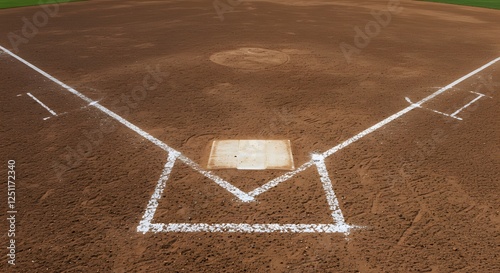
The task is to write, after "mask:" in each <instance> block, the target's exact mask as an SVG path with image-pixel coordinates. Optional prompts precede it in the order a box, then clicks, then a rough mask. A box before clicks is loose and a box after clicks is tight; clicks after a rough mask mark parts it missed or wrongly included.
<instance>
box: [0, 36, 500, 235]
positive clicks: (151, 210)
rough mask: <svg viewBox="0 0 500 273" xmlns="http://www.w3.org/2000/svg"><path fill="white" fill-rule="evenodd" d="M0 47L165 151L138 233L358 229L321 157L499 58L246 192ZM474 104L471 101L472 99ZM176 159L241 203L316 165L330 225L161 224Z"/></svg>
mask: <svg viewBox="0 0 500 273" xmlns="http://www.w3.org/2000/svg"><path fill="white" fill-rule="evenodd" d="M0 50H2V51H3V52H5V53H7V54H8V55H10V56H11V57H13V58H14V59H16V60H18V61H19V62H21V63H23V64H25V65H26V66H28V67H30V68H31V69H33V70H34V71H36V72H38V73H40V74H41V75H42V76H44V77H46V78H47V79H49V80H51V81H52V82H54V83H56V84H57V85H59V86H61V87H62V88H64V89H65V90H66V91H68V92H69V93H71V94H73V95H75V96H77V97H78V98H80V99H82V100H83V101H84V102H86V103H87V104H88V107H94V108H96V109H97V110H99V111H100V112H102V113H103V114H105V115H108V116H109V117H111V118H112V119H114V120H116V121H117V122H119V123H121V124H122V125H124V126H125V127H127V128H129V129H130V130H132V131H134V132H135V133H137V134H138V135H140V136H141V137H143V138H144V139H147V140H148V141H150V142H151V143H153V144H154V145H156V146H157V147H159V148H161V149H163V150H164V151H166V152H167V153H168V160H167V163H166V164H165V167H164V168H163V172H162V174H161V175H160V178H159V179H158V183H157V185H156V188H155V191H154V193H153V195H152V196H151V199H150V200H149V202H148V205H147V208H146V211H145V212H144V215H143V217H142V220H141V221H140V223H139V226H138V227H137V231H138V232H142V233H146V232H324V233H334V232H339V233H344V234H346V235H348V234H349V232H350V231H352V230H353V229H357V228H360V227H358V226H355V225H349V224H347V223H346V222H345V220H344V216H343V214H342V211H341V210H340V207H339V202H338V199H337V197H336V196H335V192H334V191H333V187H332V181H331V180H330V177H329V175H328V171H327V169H326V166H325V162H324V160H325V159H326V158H327V157H329V156H331V155H333V154H335V153H336V152H338V151H340V150H342V149H344V148H346V147H347V146H349V145H351V144H352V143H354V142H356V141H358V140H360V139H362V138H363V137H365V136H367V135H368V134H370V133H373V132H375V131H376V130H378V129H380V128H382V127H384V126H385V125H387V124H388V123H390V122H392V121H394V120H396V119H398V118H400V117H402V116H403V115H405V114H406V113H408V112H410V111H411V110H413V109H415V108H421V105H422V104H423V103H425V102H427V101H430V100H432V99H433V98H435V97H436V96H438V95H440V94H442V93H444V92H446V91H447V90H449V89H451V88H453V87H454V86H455V85H457V84H459V83H461V82H463V81H464V80H466V79H468V78H470V77H471V76H473V75H475V74H477V73H479V72H481V71H482V70H484V69H486V68H487V67H489V66H491V65H493V64H494V63H496V62H497V61H499V60H500V57H499V58H496V59H494V60H492V61H490V62H489V63H487V64H485V65H483V66H481V67H479V68H478V69H476V70H474V71H472V72H470V73H469V74H467V75H465V76H463V77H461V78H459V79H458V80H456V81H454V82H452V83H450V84H448V85H447V86H445V87H443V88H440V89H439V90H437V91H436V92H434V93H432V94H431V95H429V96H427V97H425V98H424V99H422V100H420V101H418V102H416V103H410V105H409V106H408V107H406V108H404V109H402V110H401V111H399V112H397V113H395V114H393V115H391V116H389V117H387V118H385V119H384V120H382V121H380V122H378V123H377V124H375V125H373V126H371V127H369V128H367V129H365V130H364V131H362V132H360V133H359V134H357V135H355V136H353V137H351V138H349V139H347V140H345V141H344V142H342V143H340V144H338V145H336V146H334V147H332V148H331V149H329V150H327V151H325V152H323V153H322V154H315V155H313V156H312V158H311V160H309V161H308V162H306V163H304V164H303V165H302V166H300V167H299V168H297V169H296V170H293V171H289V172H287V173H284V174H283V175H281V176H279V177H277V178H275V179H272V180H270V181H268V182H267V183H266V184H264V185H262V186H260V187H258V188H256V189H254V190H253V191H251V192H249V193H245V192H243V191H242V190H240V189H238V188H237V187H235V186H234V185H232V184H231V183H229V182H227V181H225V180H224V179H222V178H221V177H219V176H217V175H215V174H213V173H212V172H210V171H206V170H204V169H203V168H201V167H200V165H198V164H197V163H196V162H194V161H193V160H191V159H189V158H187V157H186V156H184V155H183V154H182V153H180V152H179V151H177V150H176V149H174V148H172V147H170V146H169V145H167V144H165V143H164V142H162V141H161V140H159V139H157V138H155V137H154V136H152V135H150V134H149V133H147V132H146V131H144V130H142V129H141V128H139V127H137V126H136V125H134V124H132V123H131V122H129V121H128V120H126V119H124V118H122V117H121V116H119V115H118V114H116V113H115V112H113V111H111V110H109V109H108V108H106V107H105V106H103V105H101V104H100V103H99V102H98V101H94V100H92V99H91V98H89V97H87V96H85V95H84V94H82V93H80V92H79V91H77V90H75V89H74V88H72V87H70V86H69V85H67V84H65V83H63V82H61V81H60V80H58V79H56V78H55V77H53V76H52V75H50V74H48V73H47V72H45V71H43V70H42V69H40V68H38V67H36V66H35V65H33V64H31V63H29V62H28V61H26V60H24V59H23V58H21V57H19V56H17V55H16V54H14V53H12V52H11V51H9V50H8V49H6V48H5V47H2V46H0ZM471 103H473V102H471ZM176 162H181V163H183V164H185V165H188V166H189V167H191V168H192V169H193V170H195V171H197V172H199V173H200V174H202V175H204V176H205V177H207V178H209V179H211V180H212V181H214V182H215V183H216V184H218V185H219V186H220V187H222V188H224V189H226V190H227V191H228V192H230V193H232V194H233V195H234V196H236V197H237V198H238V199H239V200H241V201H242V202H252V201H254V199H255V197H257V196H258V195H260V194H262V193H264V192H266V191H268V190H269V189H271V188H273V187H276V186H277V185H279V184H281V183H283V182H285V181H287V180H289V179H290V178H292V177H294V176H295V175H297V174H298V173H300V172H303V171H304V170H306V169H308V168H310V167H312V166H315V167H316V169H317V170H318V174H319V176H320V180H321V183H322V185H323V189H324V191H325V195H326V199H327V202H328V205H329V208H330V210H331V216H332V219H333V224H233V223H226V224H186V223H174V224H172V223H171V224H162V223H153V217H154V214H155V212H156V208H157V207H158V201H159V199H160V197H161V195H162V193H163V191H164V189H165V185H166V182H167V181H168V178H169V176H170V172H171V171H172V168H173V166H174V164H175V163H176Z"/></svg>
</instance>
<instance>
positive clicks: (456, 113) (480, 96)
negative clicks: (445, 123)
mask: <svg viewBox="0 0 500 273" xmlns="http://www.w3.org/2000/svg"><path fill="white" fill-rule="evenodd" d="M482 97H484V95H483V94H480V95H478V96H477V97H476V98H475V99H473V100H471V101H470V102H469V103H467V104H466V105H464V106H462V108H460V109H458V110H457V111H455V112H453V114H451V116H452V117H456V115H458V113H460V112H462V111H463V110H464V109H465V108H467V107H469V106H470V105H471V104H473V103H474V102H476V101H477V100H478V99H480V98H482Z"/></svg>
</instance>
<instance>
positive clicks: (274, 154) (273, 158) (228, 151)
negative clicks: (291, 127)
mask: <svg viewBox="0 0 500 273" xmlns="http://www.w3.org/2000/svg"><path fill="white" fill-rule="evenodd" d="M207 168H208V169H238V170H266V169H276V170H293V169H294V168H295V167H294V165H293V156H292V148H291V145H290V140H214V142H213V143H212V150H211V151H210V157H209V159H208V166H207Z"/></svg>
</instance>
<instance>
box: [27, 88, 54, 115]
mask: <svg viewBox="0 0 500 273" xmlns="http://www.w3.org/2000/svg"><path fill="white" fill-rule="evenodd" d="M26 95H28V96H30V97H31V98H32V99H33V100H34V101H36V102H38V104H40V105H41V106H42V107H43V108H45V110H47V111H49V113H50V114H52V115H53V116H57V114H56V112H54V111H53V110H52V109H50V108H49V107H48V106H47V105H45V104H44V103H43V102H41V101H40V100H39V99H37V98H36V97H35V96H33V95H32V94H31V93H29V92H28V93H26ZM49 118H50V117H48V118H44V119H43V120H47V119H49Z"/></svg>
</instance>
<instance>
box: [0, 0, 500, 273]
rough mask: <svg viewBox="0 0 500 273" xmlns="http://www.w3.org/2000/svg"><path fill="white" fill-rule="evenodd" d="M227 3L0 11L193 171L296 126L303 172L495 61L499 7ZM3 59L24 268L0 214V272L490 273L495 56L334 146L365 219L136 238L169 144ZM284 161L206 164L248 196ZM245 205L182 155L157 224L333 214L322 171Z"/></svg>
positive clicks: (499, 258) (342, 192) (32, 45)
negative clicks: (225, 151) (223, 148)
mask: <svg viewBox="0 0 500 273" xmlns="http://www.w3.org/2000/svg"><path fill="white" fill-rule="evenodd" d="M221 1H222V0H221ZM222 2H223V3H226V5H227V6H230V7H232V11H231V12H227V13H224V14H223V18H222V17H220V16H219V15H218V14H217V12H216V10H215V9H214V6H213V5H212V2H211V1H198V0H196V1H110V0H95V1H85V2H75V3H69V4H60V5H58V6H57V8H56V7H54V6H51V10H50V9H49V11H51V12H52V13H51V14H49V15H50V16H48V17H47V22H46V24H39V25H40V27H37V28H36V31H35V32H30V33H28V32H27V31H29V29H25V32H26V33H24V34H23V28H26V27H24V25H25V24H26V21H33V17H34V16H35V15H36V14H37V13H38V14H40V13H39V12H40V11H43V12H46V13H47V12H49V11H47V10H45V9H43V8H42V7H27V8H16V9H8V10H1V11H0V45H1V46H3V47H6V48H8V49H9V50H13V51H14V52H15V53H16V54H18V55H19V56H20V57H22V58H24V59H26V60H27V61H28V62H30V63H32V64H33V65H35V66H37V67H39V68H40V69H42V70H44V71H46V72H47V73H49V74H51V75H52V76H54V77H56V78H57V79H59V80H60V81H61V82H63V83H65V84H67V85H69V86H71V87H73V88H75V89H76V90H78V91H79V92H81V93H83V94H85V95H86V96H87V97H90V98H91V99H92V100H95V101H98V102H99V103H100V104H101V105H103V106H105V107H107V108H109V109H110V110H112V111H114V112H116V113H117V114H118V115H120V116H121V117H123V118H125V119H126V120H128V121H129V122H131V123H132V124H134V125H136V126H138V127H139V128H141V129H142V130H144V131H145V132H148V133H149V134H151V135H152V136H154V137H156V138H158V139H159V140H161V141H163V142H164V143H166V144H168V145H170V146H171V147H172V148H174V149H176V150H178V151H180V152H182V153H183V155H185V156H186V157H189V158H191V159H192V160H193V161H194V162H196V163H198V164H199V165H200V166H202V167H205V166H206V164H207V160H208V155H209V152H210V145H211V143H212V141H213V140H214V139H289V140H290V141H291V144H292V150H293V153H294V162H295V166H301V165H302V164H304V163H305V162H308V161H309V160H310V159H311V154H312V153H314V152H324V151H326V150H328V149H330V148H332V147H333V146H335V145H337V144H339V143H341V142H343V141H345V140H346V139H349V138H350V137H352V136H354V135H356V134H358V133H359V132H361V131H363V130H365V129H367V128H369V127H370V126H372V125H374V124H376V123H377V122H379V121H381V120H383V119H385V118H387V117H389V116H391V115H393V114H394V113H396V112H398V111H400V110H402V109H404V108H406V107H408V106H409V102H408V101H407V100H405V98H406V97H408V98H409V99H410V100H411V101H413V102H417V101H419V100H421V99H423V98H425V97H427V96H428V95H430V94H432V93H434V92H436V91H437V90H439V89H440V88H442V87H444V86H446V85H448V84H450V83H452V82H453V81H455V80H457V79H459V78H461V77H462V76H464V75H466V74H468V73H470V72H471V71H473V70H475V69H477V68H479V67H481V66H482V65H484V64H486V63H488V62H489V61H491V60H493V59H495V58H497V57H500V35H499V34H500V11H497V10H490V9H482V8H473V7H465V6H452V5H444V4H437V3H426V2H419V1H382V0H372V1H368V0H365V1H285V0H280V1H248V2H247V1H241V2H238V1H232V2H230V3H232V4H229V3H228V2H225V1H222ZM231 5H232V6H231ZM56 10H57V12H56ZM381 12H382V13H381ZM376 14H385V16H386V17H383V16H382V15H380V16H382V17H380V16H379V17H377V16H378V15H376ZM387 14H390V15H389V16H390V17H387ZM35 17H36V16H35ZM23 18H25V19H23ZM40 18H42V17H40ZM40 18H38V20H41V19H40ZM376 18H379V20H381V21H377V19H376ZM381 18H382V19H381ZM384 18H385V19H384ZM42 19H43V18H42ZM221 19H222V20H221ZM39 23H40V22H39ZM377 26H378V27H377ZM31 31H33V29H32V30H31ZM360 31H361V32H363V33H364V34H360ZM367 31H368V34H369V35H368V34H366V32H367ZM12 33H13V34H15V35H17V36H18V37H21V38H23V37H24V38H23V40H22V41H23V42H19V43H18V44H17V50H15V49H14V47H15V46H14V45H13V44H12V43H11V41H10V40H12V37H14V36H12ZM25 34H29V35H27V36H29V37H27V36H26V35H25ZM362 36H366V37H365V38H362ZM360 37H361V38H360ZM346 50H347V51H346ZM346 56H347V58H346ZM0 71H1V73H0V90H1V96H0V107H1V108H0V135H1V142H0V158H1V162H2V168H4V173H5V175H4V176H5V177H6V176H7V161H8V160H15V161H16V209H17V214H16V265H15V266H12V265H9V264H8V263H7V259H6V258H5V257H6V254H7V250H6V247H7V246H8V242H9V241H8V240H9V238H8V236H7V229H8V222H7V221H6V220H4V221H3V223H2V224H1V229H0V230H1V237H0V238H1V240H0V244H1V246H2V249H4V250H3V251H2V256H3V257H4V258H3V260H2V263H1V264H0V272H434V273H437V272H439V273H441V272H500V202H499V198H498V197H499V194H500V145H499V139H500V118H499V114H500V112H499V105H500V62H497V63H496V64H494V65H491V66H490V67H488V68H487V69H485V70H483V71H481V72H479V73H477V74H475V75H474V76H472V77H470V78H468V79H467V80H465V81H463V82H461V83H460V84H458V85H456V86H455V87H453V88H452V89H451V90H448V91H447V92H445V93H443V94H442V95H439V96H437V97H436V98H434V99H433V100H431V101H429V102H428V103H426V104H425V105H423V106H425V107H426V108H428V109H414V110H412V111H411V112H409V113H408V114H406V115H404V116H402V117H401V118H399V119H397V120H395V121H393V122H391V123H389V124H387V125H385V126H383V127H382V128H380V129H379V130H377V131H375V132H373V133H371V134H369V135H367V136H366V137H364V138H362V139H360V140H359V141H357V142H355V143H353V144H351V145H350V146H348V147H346V148H345V149H342V150H340V151H339V152H337V153H335V154H333V155H332V156H330V157H328V158H327V159H326V162H325V163H326V167H327V169H328V172H329V175H330V178H331V180H332V183H333V189H334V191H335V193H336V195H337V197H338V201H339V206H340V208H341V211H342V213H343V216H344V217H345V220H346V222H347V223H348V224H351V225H356V226H359V227H361V228H359V229H356V230H353V231H352V232H351V233H350V234H349V235H348V236H344V234H342V233H331V234H326V233H310V234H309V233H307V234H306V233H209V232H195V233H180V232H173V233H169V232H160V233H153V232H148V233H145V234H143V233H140V232H137V226H138V225H139V222H140V220H141V219H142V217H143V214H144V211H145V209H146V207H147V205H148V201H149V200H150V198H151V195H152V194H153V191H154V190H155V186H156V183H157V181H158V178H159V177H160V175H161V174H162V170H163V168H164V165H165V163H166V162H167V153H166V152H165V151H164V150H162V149H160V148H158V147H157V146H155V145H154V144H152V143H151V142H149V141H147V140H145V139H144V138H143V137H142V136H140V135H138V134H137V133H136V132H134V131H132V130H130V129H129V128H127V127H125V126H123V125H122V124H120V123H118V122H117V121H116V120H114V119H112V118H110V117H109V116H107V115H105V114H103V113H102V112H100V111H98V110H97V109H96V108H95V107H92V106H89V105H88V103H86V102H85V101H83V100H81V99H80V98H78V97H77V96H75V95H73V94H71V93H69V92H68V91H67V90H65V89H64V88H62V87H61V86H60V85H57V84H55V83H54V82H51V81H50V80H48V79H47V78H46V77H44V76H43V75H41V74H39V73H37V72H35V71H34V70H33V69H31V68H29V67H28V66H26V65H25V64H22V63H21V62H19V61H18V60H16V59H14V58H13V57H11V56H9V55H8V54H6V53H4V52H2V51H1V50H0ZM141 87H146V88H145V89H142V88H141ZM470 91H474V92H477V93H480V94H484V95H485V96H484V97H481V98H480V99H478V100H477V101H475V102H474V103H472V104H471V105H470V106H469V107H467V108H465V109H464V110H463V111H461V112H459V113H458V114H457V117H460V118H461V119H462V120H457V119H454V118H451V117H448V116H445V115H441V114H438V113H436V112H433V111H431V110H435V111H440V112H443V113H447V114H451V113H453V112H455V111H457V110H458V109H460V108H461V107H463V106H465V105H466V104H468V103H469V102H471V101H472V100H473V99H475V98H477V96H478V95H477V94H475V93H471V92H470ZM28 92H29V93H31V94H33V95H34V96H36V98H38V99H39V100H40V101H42V102H43V103H44V104H46V105H47V106H48V107H50V108H51V109H52V110H53V111H55V112H56V113H57V114H58V115H57V116H51V114H50V113H49V112H48V111H47V110H46V109H44V108H43V107H42V106H40V105H39V104H38V103H37V102H36V101H34V100H33V99H32V98H30V97H29V96H28V95H27V94H26V93H28ZM429 109H431V110H429ZM46 117H50V118H49V119H46V120H43V119H44V118H46ZM285 172H286V171H277V170H274V171H267V170H266V171H241V170H214V171H213V173H214V174H216V175H218V176H220V177H222V178H224V179H225V180H227V181H229V182H231V183H232V184H233V185H234V186H236V187H238V188H239V189H241V190H242V191H244V192H250V191H252V190H254V189H255V188H257V187H259V186H261V185H263V184H265V183H266V182H268V181H269V180H271V179H273V178H275V177H278V176H280V175H282V174H283V173H285ZM3 185H6V183H4V184H3ZM6 191H7V186H4V188H2V189H1V192H2V196H4V197H6V196H7V195H6ZM4 193H5V194H4ZM256 199H257V201H256V202H251V203H243V202H241V201H238V200H236V198H235V197H234V196H233V195H231V194H230V193H228V192H227V191H226V190H225V189H223V188H221V187H220V186H218V185H217V184H215V183H214V182H213V181H212V180H210V179H207V178H206V177H205V176H203V175H201V174H200V173H198V172H195V171H193V169H191V168H189V167H188V166H186V165H182V164H176V165H174V167H173V169H172V173H171V177H170V179H169V180H168V183H167V185H166V187H165V191H164V192H163V195H162V197H161V199H160V200H159V205H158V209H157V211H156V214H155V216H154V220H155V222H157V223H247V224H253V223H260V224H269V223H278V224H298V223H300V224H331V223H332V217H331V215H330V213H331V212H330V210H329V205H328V203H327V201H326V198H325V191H324V190H323V187H322V184H321V182H320V180H319V176H318V172H317V170H316V169H315V168H309V169H307V170H305V171H303V172H301V173H299V174H298V175H296V176H294V177H293V178H291V179H289V180H288V181H286V182H284V183H282V184H280V185H279V186H277V187H275V188H272V189H270V190H269V191H267V192H265V193H263V194H262V195H259V196H258V197H257V198H256ZM0 200H2V204H3V205H2V210H1V211H0V217H1V218H2V219H6V217H7V210H8V209H7V204H6V201H3V200H5V199H4V198H3V197H2V198H1V199H0Z"/></svg>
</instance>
